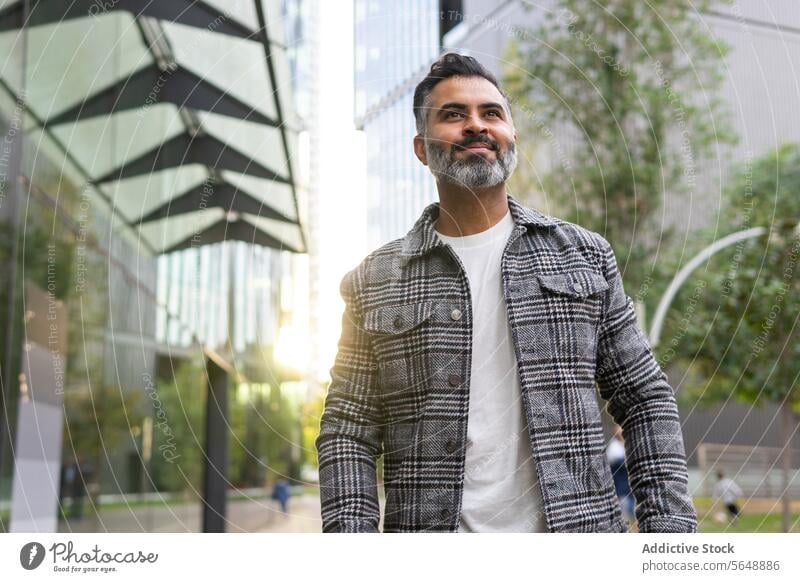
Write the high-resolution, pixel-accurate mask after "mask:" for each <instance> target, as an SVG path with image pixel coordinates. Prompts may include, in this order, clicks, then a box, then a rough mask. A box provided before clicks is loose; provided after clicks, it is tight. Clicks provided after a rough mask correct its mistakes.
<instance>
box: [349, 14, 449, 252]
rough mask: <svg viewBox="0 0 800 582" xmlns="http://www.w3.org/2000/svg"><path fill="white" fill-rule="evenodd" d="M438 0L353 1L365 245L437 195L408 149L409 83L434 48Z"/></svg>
mask: <svg viewBox="0 0 800 582" xmlns="http://www.w3.org/2000/svg"><path fill="white" fill-rule="evenodd" d="M440 4H442V3H441V2H439V1H438V0H415V1H413V2H404V3H398V2H389V1H380V0H356V1H355V71H356V77H355V91H356V93H355V99H356V111H355V116H356V123H357V125H358V127H359V128H361V129H363V131H364V133H365V135H366V142H367V144H366V148H367V220H368V223H367V228H368V236H367V239H368V245H369V248H370V249H374V248H376V247H378V246H380V245H381V244H384V243H386V242H388V241H390V240H393V239H395V238H398V237H402V236H404V235H405V234H406V232H408V230H409V229H410V228H411V226H412V225H413V224H414V222H415V220H416V219H417V218H418V217H419V214H420V213H421V212H422V210H423V208H425V206H426V205H427V204H429V203H431V202H433V201H435V200H436V189H435V183H434V181H433V178H432V176H431V174H430V172H429V171H428V169H427V168H426V167H425V166H423V165H422V164H420V162H419V160H417V158H416V157H415V156H414V152H413V149H412V142H413V138H414V135H416V127H415V123H414V114H413V110H412V102H413V97H414V87H415V86H416V84H417V83H418V82H419V80H420V79H421V78H422V77H424V75H425V73H426V72H427V69H428V68H429V67H430V63H431V62H432V61H433V60H435V58H436V57H437V56H438V54H439V47H440V22H441V18H440V15H441V6H440Z"/></svg>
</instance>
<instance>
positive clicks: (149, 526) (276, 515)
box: [59, 495, 322, 532]
mask: <svg viewBox="0 0 800 582" xmlns="http://www.w3.org/2000/svg"><path fill="white" fill-rule="evenodd" d="M227 513H228V516H227V519H228V526H227V531H229V532H320V531H322V521H321V520H320V507H319V496H318V495H298V496H293V497H292V498H291V499H290V500H289V508H288V512H287V514H283V513H281V511H280V507H279V506H278V504H277V503H276V502H275V501H272V500H271V499H269V498H268V497H266V496H265V497H261V498H252V499H247V500H236V501H231V502H229V503H228V512H227ZM200 527H201V511H200V505H199V504H198V503H187V504H171V505H148V506H135V507H119V508H113V509H104V510H101V512H100V514H99V516H91V515H89V516H87V517H85V518H83V519H80V520H70V521H69V522H63V521H62V522H60V523H59V531H60V532H98V531H99V532H105V531H107V532H197V531H200Z"/></svg>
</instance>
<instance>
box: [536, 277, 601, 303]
mask: <svg viewBox="0 0 800 582" xmlns="http://www.w3.org/2000/svg"><path fill="white" fill-rule="evenodd" d="M536 278H537V279H539V283H540V284H541V286H542V287H545V288H546V289H549V290H550V291H553V292H554V293H559V294H561V295H569V296H570V297H576V298H581V299H585V298H586V297H589V296H590V295H594V294H595V293H599V292H601V291H605V290H606V289H608V281H606V279H605V277H603V276H602V275H599V274H598V273H595V272H593V271H571V272H569V273H561V274H558V275H537V276H536Z"/></svg>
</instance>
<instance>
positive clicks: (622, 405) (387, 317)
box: [316, 196, 697, 532]
mask: <svg viewBox="0 0 800 582" xmlns="http://www.w3.org/2000/svg"><path fill="white" fill-rule="evenodd" d="M508 203H509V207H510V211H511V214H512V217H513V219H514V222H515V228H514V231H513V233H512V234H511V236H510V238H509V240H508V243H507V245H506V248H505V249H504V252H503V257H502V264H501V269H502V278H503V285H504V294H505V300H506V306H507V313H508V320H509V323H510V326H511V330H512V337H513V341H514V349H515V352H516V356H517V363H518V365H517V368H518V373H519V377H520V383H521V388H522V395H521V396H522V402H521V406H523V407H524V409H525V418H526V419H527V429H528V435H529V438H530V444H531V450H532V452H533V455H534V457H535V461H536V467H537V470H538V475H539V481H540V485H541V488H542V495H543V499H544V511H545V517H546V522H547V527H548V530H549V531H552V532H624V531H627V529H628V528H627V526H626V524H625V522H624V520H623V519H622V516H621V510H620V506H619V502H618V500H617V496H616V494H615V492H614V482H613V479H612V476H611V470H610V467H609V465H608V461H607V460H606V456H605V441H604V437H603V431H602V424H601V417H600V408H599V404H598V398H597V393H598V391H599V395H600V397H601V398H602V399H603V400H605V401H606V402H607V406H608V411H609V412H610V414H611V415H612V416H613V418H614V419H615V420H616V421H617V422H618V423H619V424H620V425H621V426H622V428H623V433H624V436H625V449H626V454H627V466H628V471H629V475H630V482H631V487H632V489H633V493H634V496H635V498H636V501H637V508H636V517H637V519H638V522H639V528H640V531H642V532H693V531H696V527H697V516H696V512H695V510H694V507H693V505H692V501H691V497H690V495H689V492H688V475H687V469H686V459H685V452H684V444H683V437H682V434H681V428H680V420H679V417H678V410H677V406H676V403H675V398H674V395H673V392H672V389H671V387H670V386H669V384H668V382H667V378H666V376H665V375H664V373H663V372H662V370H661V368H660V367H659V366H658V363H657V362H656V360H655V358H654V355H653V351H652V349H651V347H650V345H649V344H648V342H647V340H646V338H645V336H644V334H643V333H642V331H641V330H640V329H639V327H638V325H637V322H636V317H635V313H634V307H633V301H632V300H631V299H630V298H629V297H628V296H627V295H626V294H625V292H624V290H623V287H622V280H621V278H620V274H619V271H618V268H617V262H616V259H615V257H614V253H613V251H612V249H611V247H610V245H609V244H608V242H607V241H606V240H605V239H604V238H603V237H602V236H600V235H599V234H597V233H594V232H591V231H589V230H586V229H584V228H581V227H579V226H577V225H575V224H571V223H569V222H566V221H562V220H559V219H556V218H553V217H549V216H546V215H544V214H541V213H539V212H537V211H536V210H533V209H530V208H526V207H524V206H522V205H521V204H520V203H518V202H517V201H516V200H515V199H514V198H513V197H511V196H509V197H508ZM438 212H439V205H438V203H433V204H431V205H429V206H428V207H427V208H426V209H425V211H424V212H423V214H422V216H421V217H420V218H419V220H417V222H416V223H415V225H414V227H413V228H412V229H411V231H409V233H408V234H407V235H406V236H405V237H404V238H401V239H398V240H395V241H392V242H390V243H388V244H386V245H384V246H383V247H381V248H379V249H378V250H376V251H374V252H373V253H371V254H370V255H369V256H367V257H366V258H365V259H364V260H363V261H362V262H361V264H360V265H359V266H358V267H356V268H355V269H354V270H352V271H350V272H349V273H347V275H345V277H344V279H343V280H342V284H341V293H342V296H343V298H344V300H345V305H346V308H345V312H344V315H343V318H342V335H341V339H340V342H339V351H338V354H337V357H336V361H335V364H334V366H333V368H332V369H331V376H332V382H331V385H330V387H329V390H328V394H327V397H326V400H325V407H324V411H323V414H322V418H321V421H320V433H319V436H318V437H317V440H316V447H317V452H318V454H319V477H320V487H321V493H320V494H321V501H322V520H323V531H325V532H376V531H378V527H379V523H380V507H379V502H378V481H377V474H376V473H377V471H376V469H377V459H378V458H379V457H380V456H381V455H383V486H384V491H385V494H386V503H385V510H384V521H383V531H384V532H423V531H442V532H455V531H456V530H457V529H458V521H459V512H460V509H461V500H462V489H463V483H464V473H465V466H464V465H465V463H464V460H465V446H466V438H467V422H468V418H467V417H468V411H469V393H470V374H469V371H470V362H471V356H472V350H473V348H474V349H481V339H480V337H477V338H473V335H472V312H471V304H470V290H469V283H468V280H467V277H466V275H465V272H464V269H463V267H462V265H461V263H460V261H459V259H458V257H457V255H456V254H455V253H454V252H453V250H452V249H451V248H450V246H449V245H447V244H446V243H444V242H443V241H442V239H440V238H439V237H438V236H437V235H436V233H435V230H434V226H433V225H434V222H435V220H436V217H437V215H438Z"/></svg>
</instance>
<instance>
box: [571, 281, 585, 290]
mask: <svg viewBox="0 0 800 582" xmlns="http://www.w3.org/2000/svg"><path fill="white" fill-rule="evenodd" d="M572 289H573V290H574V291H576V292H577V293H580V292H581V291H583V285H581V284H580V283H578V282H577V281H576V282H575V283H573V284H572Z"/></svg>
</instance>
